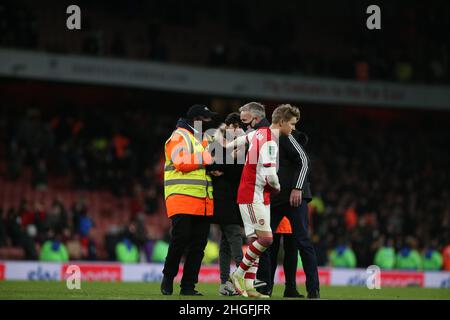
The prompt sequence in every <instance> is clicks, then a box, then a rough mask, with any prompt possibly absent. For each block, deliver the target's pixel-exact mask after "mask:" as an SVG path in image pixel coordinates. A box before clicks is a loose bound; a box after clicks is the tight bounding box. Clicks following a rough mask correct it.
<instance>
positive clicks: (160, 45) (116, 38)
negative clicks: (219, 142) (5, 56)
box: [0, 0, 450, 83]
mask: <svg viewBox="0 0 450 320" xmlns="http://www.w3.org/2000/svg"><path fill="white" fill-rule="evenodd" d="M49 3H51V4H52V5H51V6H48V7H51V8H52V9H48V8H47V6H46V5H42V4H41V3H35V4H34V3H31V2H26V1H5V2H2V4H0V34H2V37H0V46H2V47H6V48H22V49H33V50H36V49H37V50H40V51H47V52H56V53H66V54H83V55H91V56H102V57H117V58H127V59H133V60H143V61H145V60H146V61H163V62H170V63H177V64H187V65H200V66H210V67H219V68H231V69H239V70H256V71H265V72H277V73H285V74H296V75H307V76H322V77H337V78H346V79H357V80H360V81H367V80H389V81H395V82H415V83H449V81H450V72H449V71H450V62H449V60H448V56H449V50H450V37H449V35H448V32H446V31H445V30H449V29H450V25H449V20H448V19H447V15H448V13H449V12H450V7H449V3H448V1H445V0H441V1H434V4H435V5H433V6H430V5H427V4H426V3H420V2H413V3H412V2H410V1H395V2H393V1H385V2H383V4H382V5H381V8H382V29H381V30H376V31H371V30H368V29H367V28H366V24H365V23H366V19H367V17H368V15H367V14H366V8H367V6H369V5H371V4H372V3H371V2H370V1H359V0H346V1H344V2H342V1H340V2H336V3H328V4H327V5H326V6H323V5H322V4H320V3H319V2H316V1H313V0H309V1H301V2H295V1H293V2H291V3H289V4H286V5H285V6H283V7H277V8H273V7H272V6H271V3H267V4H264V3H260V2H258V1H245V2H242V1H219V2H217V1H216V2H214V4H205V3H204V2H203V1H190V2H189V3H184V2H180V1H164V2H161V1H159V2H153V1H126V2H114V3H111V2H110V1H108V2H106V1H96V2H95V3H93V2H92V1H79V5H80V6H81V9H82V29H81V30H80V31H76V32H73V31H69V30H67V29H66V28H65V25H66V23H65V22H66V21H65V20H66V18H67V16H66V15H64V14H61V13H64V12H65V11H66V10H65V9H66V8H65V7H63V5H64V4H63V3H61V2H59V1H55V0H53V1H49ZM56 8H59V10H56ZM350 8H352V9H350ZM112 17H114V18H112Z"/></svg>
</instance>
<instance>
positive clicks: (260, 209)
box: [239, 202, 272, 237]
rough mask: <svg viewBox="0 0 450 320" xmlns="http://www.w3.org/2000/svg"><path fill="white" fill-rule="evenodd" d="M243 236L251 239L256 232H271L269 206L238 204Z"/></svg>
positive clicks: (258, 203)
mask: <svg viewBox="0 0 450 320" xmlns="http://www.w3.org/2000/svg"><path fill="white" fill-rule="evenodd" d="M239 210H240V211H241V217H242V222H244V229H245V235H246V236H247V237H252V236H255V235H256V230H259V231H268V232H272V229H270V205H269V204H268V205H265V204H264V203H262V202H257V203H250V204H239Z"/></svg>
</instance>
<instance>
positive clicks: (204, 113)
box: [186, 104, 217, 119]
mask: <svg viewBox="0 0 450 320" xmlns="http://www.w3.org/2000/svg"><path fill="white" fill-rule="evenodd" d="M216 115H217V112H212V111H211V110H209V108H208V107H207V106H205V105H203V104H194V105H193V106H192V107H190V108H189V110H188V112H187V113H186V117H187V118H188V119H194V118H196V117H205V118H212V117H214V116H216Z"/></svg>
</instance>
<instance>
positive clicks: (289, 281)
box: [269, 233, 298, 289]
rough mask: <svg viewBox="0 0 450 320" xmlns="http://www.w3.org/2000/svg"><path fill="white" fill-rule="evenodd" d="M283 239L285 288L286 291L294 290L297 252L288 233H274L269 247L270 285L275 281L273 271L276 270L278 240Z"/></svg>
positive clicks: (293, 239)
mask: <svg viewBox="0 0 450 320" xmlns="http://www.w3.org/2000/svg"><path fill="white" fill-rule="evenodd" d="M281 238H283V250H284V257H283V269H284V276H285V280H286V282H285V287H286V289H295V288H296V281H295V276H296V273H297V263H298V250H297V246H296V244H295V238H294V236H293V235H292V234H289V233H281V234H280V233H274V234H273V243H272V245H271V246H270V250H269V256H270V265H271V270H270V283H273V281H274V279H275V271H276V270H277V261H278V251H279V249H280V242H281V241H280V240H281Z"/></svg>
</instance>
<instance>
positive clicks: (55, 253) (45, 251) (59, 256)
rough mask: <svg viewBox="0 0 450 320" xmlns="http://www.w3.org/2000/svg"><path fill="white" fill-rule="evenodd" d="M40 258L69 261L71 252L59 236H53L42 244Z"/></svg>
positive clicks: (42, 259) (50, 260) (49, 260)
mask: <svg viewBox="0 0 450 320" xmlns="http://www.w3.org/2000/svg"><path fill="white" fill-rule="evenodd" d="M39 260H40V261H45V262H67V261H69V254H68V252H67V248H66V246H65V245H64V243H62V242H61V241H60V240H59V237H54V236H53V237H51V238H50V239H49V240H47V241H45V242H44V244H43V245H42V247H41V252H40V253H39Z"/></svg>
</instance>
